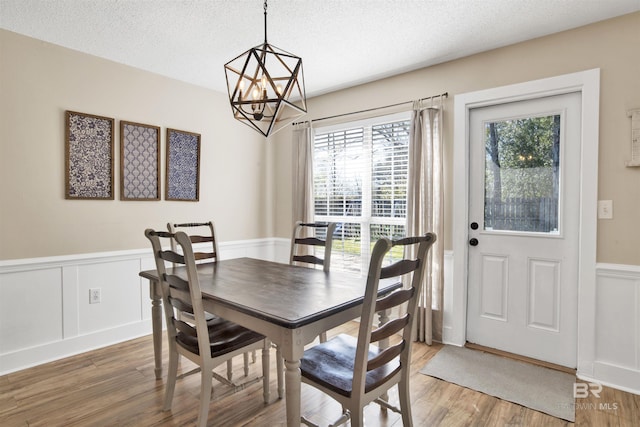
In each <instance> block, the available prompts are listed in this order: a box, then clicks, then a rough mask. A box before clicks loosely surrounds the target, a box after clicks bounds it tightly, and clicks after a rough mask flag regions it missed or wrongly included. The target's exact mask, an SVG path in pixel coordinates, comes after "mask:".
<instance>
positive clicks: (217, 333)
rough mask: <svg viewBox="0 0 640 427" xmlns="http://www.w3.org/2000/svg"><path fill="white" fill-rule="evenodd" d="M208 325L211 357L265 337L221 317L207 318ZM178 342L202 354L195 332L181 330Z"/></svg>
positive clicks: (193, 351)
mask: <svg viewBox="0 0 640 427" xmlns="http://www.w3.org/2000/svg"><path fill="white" fill-rule="evenodd" d="M207 327H208V329H209V343H210V349H211V357H217V356H220V355H222V354H225V353H230V352H232V351H235V350H237V349H239V348H242V347H245V346H247V345H250V344H253V343H256V342H258V341H261V340H263V339H265V337H264V336H263V335H260V334H259V333H257V332H254V331H252V330H250V329H247V328H245V327H243V326H240V325H238V324H236V323H233V322H230V321H228V320H225V319H222V318H220V317H214V318H213V319H209V320H207ZM179 329H181V328H179ZM191 329H193V328H191ZM194 332H195V330H194ZM176 342H177V343H178V345H180V346H181V347H184V348H185V349H187V350H189V351H190V352H192V353H196V354H200V352H199V349H198V338H197V336H195V333H194V334H193V335H192V334H190V333H186V332H179V333H178V334H177V336H176Z"/></svg>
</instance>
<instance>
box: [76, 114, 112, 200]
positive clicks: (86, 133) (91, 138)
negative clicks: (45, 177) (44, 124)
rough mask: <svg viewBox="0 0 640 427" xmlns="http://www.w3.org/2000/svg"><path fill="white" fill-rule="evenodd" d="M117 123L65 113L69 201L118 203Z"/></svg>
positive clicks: (91, 116)
mask: <svg viewBox="0 0 640 427" xmlns="http://www.w3.org/2000/svg"><path fill="white" fill-rule="evenodd" d="M113 127H114V119H112V118H110V117H103V116H96V115H93V114H86V113H79V112H76V111H69V110H67V111H65V199H68V200H75V199H78V200H83V199H91V200H113V199H114V182H113V181H114V179H113V173H114V171H113V168H114V136H113Z"/></svg>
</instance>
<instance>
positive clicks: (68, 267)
mask: <svg viewBox="0 0 640 427" xmlns="http://www.w3.org/2000/svg"><path fill="white" fill-rule="evenodd" d="M220 253H221V255H222V258H223V259H231V258H239V257H245V256H247V257H253V258H261V259H268V260H274V261H281V262H288V259H289V258H288V257H289V240H288V239H257V240H248V241H237V242H222V243H220ZM151 269H155V264H154V261H153V257H152V256H151V250H150V249H148V248H145V249H140V250H132V251H119V252H105V253H96V254H81V255H70V256H60V257H48V258H33V259H19V260H8V261H0V375H3V374H7V373H10V372H15V371H18V370H21V369H25V368H28V367H31V366H35V365H39V364H42V363H46V362H49V361H52V360H56V359H60V358H63V357H67V356H70V355H74V354H79V353H82V352H85V351H89V350H92V349H95V348H100V347H104V346H107V345H111V344H115V343H118V342H122V341H126V340H129V339H132V338H136V337H139V336H143V335H147V334H150V333H151V302H150V298H149V283H148V281H147V280H145V279H142V278H140V277H139V276H138V273H139V272H140V271H143V270H151ZM93 288H100V290H101V302H100V303H99V304H89V289H93ZM149 356H150V357H152V354H151V349H150V353H149Z"/></svg>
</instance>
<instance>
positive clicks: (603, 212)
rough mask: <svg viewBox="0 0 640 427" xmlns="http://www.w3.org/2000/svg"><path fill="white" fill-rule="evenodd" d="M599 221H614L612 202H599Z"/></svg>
mask: <svg viewBox="0 0 640 427" xmlns="http://www.w3.org/2000/svg"><path fill="white" fill-rule="evenodd" d="M598 219H613V201H612V200H598Z"/></svg>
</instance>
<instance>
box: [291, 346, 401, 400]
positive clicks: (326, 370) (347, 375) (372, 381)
mask: <svg viewBox="0 0 640 427" xmlns="http://www.w3.org/2000/svg"><path fill="white" fill-rule="evenodd" d="M357 346H358V339H357V338H354V337H352V336H350V335H346V334H340V335H338V336H336V337H334V338H332V339H330V340H329V341H327V342H324V343H321V344H319V345H316V346H314V347H312V348H310V349H309V350H306V351H305V352H304V356H303V357H302V359H301V360H300V369H301V371H302V376H303V377H305V378H308V379H310V380H311V381H313V382H315V383H317V384H320V385H322V386H323V387H325V388H327V389H329V390H331V391H333V392H335V393H338V394H341V395H343V396H346V397H349V396H351V389H352V384H353V371H354V368H355V357H356V348H357ZM378 353H380V349H379V348H378V347H376V346H374V345H371V346H370V347H369V359H371V358H372V357H374V356H376V355H377V354H378ZM399 370H400V361H399V360H397V359H396V360H395V361H392V362H390V363H388V364H386V365H384V366H381V367H380V368H377V369H374V370H372V371H369V372H368V373H367V379H366V385H365V392H369V391H370V390H373V389H374V388H376V387H377V386H378V385H380V384H382V383H384V382H385V381H386V380H387V379H388V378H390V377H391V376H393V375H394V374H395V373H396V372H398V371H399Z"/></svg>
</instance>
